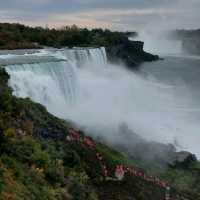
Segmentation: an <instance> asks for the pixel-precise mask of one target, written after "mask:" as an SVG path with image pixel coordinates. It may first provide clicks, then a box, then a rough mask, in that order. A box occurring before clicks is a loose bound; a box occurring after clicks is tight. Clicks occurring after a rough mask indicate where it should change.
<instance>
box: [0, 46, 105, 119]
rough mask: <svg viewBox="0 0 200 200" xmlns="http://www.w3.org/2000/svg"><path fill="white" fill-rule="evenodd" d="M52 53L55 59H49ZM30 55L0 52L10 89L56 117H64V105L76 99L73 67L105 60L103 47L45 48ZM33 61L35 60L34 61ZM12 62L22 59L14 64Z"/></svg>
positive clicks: (71, 103)
mask: <svg viewBox="0 0 200 200" xmlns="http://www.w3.org/2000/svg"><path fill="white" fill-rule="evenodd" d="M37 56H42V57H39V59H41V60H42V59H43V60H44V58H45V62H41V63H40V62H38V59H36V58H37ZM47 56H49V57H47ZM53 56H54V57H55V58H56V59H57V60H56V59H55V60H54V61H52V57H53ZM32 57H33V58H32V59H31V56H30V55H28V56H27V55H26V56H14V55H9V56H0V63H3V64H4V65H5V63H6V62H7V63H8V66H6V70H7V72H8V73H9V74H10V76H11V80H10V85H11V86H12V88H13V89H14V95H16V96H19V97H30V98H31V99H33V100H34V101H36V102H39V103H41V104H43V105H45V106H46V107H47V108H48V110H49V111H50V112H52V113H53V114H56V115H57V116H60V117H66V111H65V109H64V108H68V107H70V106H72V105H73V104H75V103H76V101H77V100H78V95H79V84H78V78H77V73H76V70H77V69H78V68H80V67H84V66H85V65H95V66H96V65H105V64H106V63H107V58H106V53H105V49H104V48H103V47H102V48H97V49H92V48H90V49H89V48H88V49H80V48H79V49H78V48H77V49H63V50H59V51H58V50H45V51H41V52H40V53H35V54H33V55H32ZM46 57H47V58H46ZM3 58H4V59H3ZM5 59H6V60H5ZM48 59H49V61H48ZM59 59H61V60H59ZM1 60H2V61H1ZM21 60H22V61H23V62H24V63H23V62H22V61H21ZM35 61H37V63H34V62H35ZM15 62H16V63H18V62H22V63H21V64H14V63H15ZM11 63H13V64H11ZM27 63H29V64H27Z"/></svg>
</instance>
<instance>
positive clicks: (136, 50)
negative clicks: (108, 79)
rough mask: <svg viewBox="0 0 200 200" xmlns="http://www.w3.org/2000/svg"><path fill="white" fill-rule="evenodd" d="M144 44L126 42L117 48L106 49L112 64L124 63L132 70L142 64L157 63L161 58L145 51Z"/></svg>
mask: <svg viewBox="0 0 200 200" xmlns="http://www.w3.org/2000/svg"><path fill="white" fill-rule="evenodd" d="M143 46H144V43H143V42H141V41H129V40H127V41H125V42H124V43H122V44H119V45H116V46H110V47H107V48H106V52H107V55H108V59H109V61H110V62H112V63H119V62H123V63H124V64H125V65H127V66H128V67H130V68H134V67H136V66H138V65H139V64H141V63H142V62H149V61H156V60H158V59H159V56H157V55H152V54H150V53H147V52H145V51H144V50H143Z"/></svg>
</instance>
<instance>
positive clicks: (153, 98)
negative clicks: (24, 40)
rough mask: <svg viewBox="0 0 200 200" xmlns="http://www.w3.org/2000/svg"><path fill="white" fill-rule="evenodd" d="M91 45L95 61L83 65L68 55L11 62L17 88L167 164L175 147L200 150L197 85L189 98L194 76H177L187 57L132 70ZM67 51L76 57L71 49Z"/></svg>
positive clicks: (99, 134)
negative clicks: (20, 63) (61, 59)
mask: <svg viewBox="0 0 200 200" xmlns="http://www.w3.org/2000/svg"><path fill="white" fill-rule="evenodd" d="M68 51H69V50H67V51H66V52H68ZM76 51H77V50H76ZM90 51H91V53H93V56H92V59H93V61H96V62H91V61H88V59H86V60H87V62H85V63H84V64H82V65H81V66H79V65H80V62H78V63H77V62H74V63H73V62H72V61H70V60H69V61H68V62H69V63H65V62H64V63H62V62H61V63H51V64H44V63H40V64H37V65H33V66H32V65H31V64H30V65H26V66H12V67H8V69H7V71H8V72H9V74H10V75H11V80H10V85H11V86H12V88H13V89H14V94H15V95H17V96H20V97H31V98H32V99H33V100H34V101H36V102H39V103H41V104H43V105H44V106H46V107H47V109H48V111H49V112H51V113H53V114H55V115H56V116H58V117H60V118H64V119H67V120H69V121H72V122H73V123H74V124H76V126H77V128H78V129H81V130H84V131H85V132H86V133H87V134H88V135H90V136H92V137H93V138H96V139H98V141H103V142H104V143H107V144H108V145H112V146H113V147H115V148H117V149H119V150H121V151H124V152H126V153H128V154H129V155H130V156H133V157H136V156H137V158H138V159H142V160H145V161H146V160H149V161H153V162H154V161H155V159H156V161H157V160H162V164H163V162H166V160H165V159H167V157H168V156H169V157H170V155H172V154H173V153H174V152H176V151H177V150H188V151H191V152H192V153H195V154H197V155H200V152H199V144H198V141H199V139H200V138H199V135H198V131H199V117H200V116H199V112H198V110H199V109H198V99H199V98H198V96H197V97H195V96H194V94H195V93H197V92H196V90H195V91H194V94H192V95H193V98H191V91H190V88H188V86H187V81H189V82H191V81H190V80H186V79H185V78H184V77H181V76H179V73H180V67H181V66H183V63H184V64H185V65H186V66H185V68H186V69H188V68H187V66H188V65H190V63H187V62H189V61H187V62H186V61H183V60H181V59H178V63H177V60H175V61H176V62H175V63H174V60H173V59H172V60H170V59H169V60H168V59H167V60H164V61H163V60H160V61H157V62H152V63H145V64H143V65H142V66H141V69H140V70H139V71H138V72H134V71H129V70H127V68H126V67H125V66H123V65H112V64H109V63H108V62H105V56H103V53H102V52H104V51H103V50H102V51H100V50H90ZM84 52H87V51H82V50H81V52H80V53H81V54H80V55H83V53H84ZM56 55H57V53H56ZM65 55H68V56H69V58H71V59H74V58H75V57H74V56H73V54H72V52H71V53H69V52H68V53H65ZM59 56H60V55H59ZM85 57H86V56H85ZM196 62H197V63H196V65H195V66H198V62H199V61H196ZM71 63H72V64H71ZM76 64H78V65H77V66H79V67H76ZM169 66H171V67H172V68H169ZM174 66H177V68H173V67H174ZM164 69H166V70H164ZM167 69H169V72H168V71H167ZM151 70H155V72H153V71H151ZM188 70H189V69H188ZM181 71H182V70H181ZM190 71H191V70H189V71H187V72H186V73H183V74H185V75H188V74H189V73H190ZM162 72H163V73H162ZM191 72H192V71H191ZM195 74H197V73H195ZM155 75H157V76H155ZM192 77H193V75H192ZM195 79H196V78H195ZM44 80H45V81H44ZM165 80H167V81H165ZM192 80H193V78H192ZM197 80H198V79H197ZM60 86H61V87H60ZM197 88H198V86H197ZM63 89H64V91H65V92H63ZM65 93H66V95H63V94H65ZM199 95H200V94H199ZM66 96H68V97H70V98H69V101H68V99H66ZM71 97H73V98H71ZM197 138H198V139H197ZM147 148H148V151H144V149H147ZM175 148H176V149H175ZM158 157H159V158H160V159H158ZM164 160H165V161H164ZM164 164H166V163H164Z"/></svg>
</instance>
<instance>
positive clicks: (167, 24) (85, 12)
mask: <svg viewBox="0 0 200 200" xmlns="http://www.w3.org/2000/svg"><path fill="white" fill-rule="evenodd" d="M199 20H200V0H0V22H19V23H23V24H27V25H31V26H46V25H48V26H49V27H62V26H66V25H73V24H76V25H78V26H80V27H88V28H95V27H101V28H109V29H112V30H121V31H125V30H129V31H133V30H143V29H151V28H159V29H175V28H185V29H191V28H192V29H195V28H200V24H199Z"/></svg>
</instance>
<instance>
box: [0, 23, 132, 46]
mask: <svg viewBox="0 0 200 200" xmlns="http://www.w3.org/2000/svg"><path fill="white" fill-rule="evenodd" d="M132 34H135V33H132ZM129 35H130V33H122V32H111V31H109V30H103V29H93V30H88V29H86V28H83V29H81V28H78V27H77V26H75V25H73V26H71V27H69V26H66V27H64V28H62V29H47V28H41V27H36V28H32V27H27V26H24V25H21V24H7V23H0V48H2V49H6V48H7V49H17V48H38V47H40V45H45V46H53V47H63V46H68V47H73V46H82V47H85V46H110V45H116V44H119V43H121V42H122V41H124V40H127V39H128V36H129Z"/></svg>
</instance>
